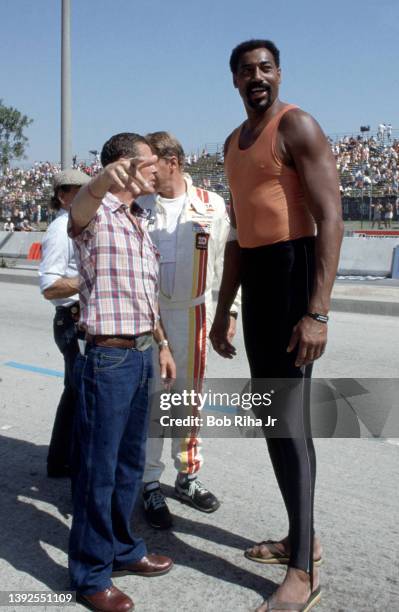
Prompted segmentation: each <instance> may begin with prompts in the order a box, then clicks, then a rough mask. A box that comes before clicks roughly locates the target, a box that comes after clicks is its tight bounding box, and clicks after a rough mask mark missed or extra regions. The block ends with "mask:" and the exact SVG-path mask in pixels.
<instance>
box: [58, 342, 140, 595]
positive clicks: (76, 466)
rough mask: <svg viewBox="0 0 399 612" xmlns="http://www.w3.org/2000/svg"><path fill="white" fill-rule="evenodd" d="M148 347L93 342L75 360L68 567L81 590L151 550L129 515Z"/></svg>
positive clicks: (90, 589) (102, 582)
mask: <svg viewBox="0 0 399 612" xmlns="http://www.w3.org/2000/svg"><path fill="white" fill-rule="evenodd" d="M151 353H152V349H151V348H149V349H147V350H146V351H137V350H135V349H119V348H108V347H107V348H105V347H100V346H92V345H89V346H88V347H87V349H86V355H85V356H82V355H78V357H77V359H76V365H75V378H76V385H77V390H78V403H77V407H76V417H75V433H74V442H75V443H74V452H73V466H72V491H73V521H72V528H71V534H70V540H69V571H70V576H71V585H72V588H73V589H74V590H77V591H79V592H80V593H82V594H83V595H84V594H85V595H91V594H93V593H96V592H98V591H104V590H105V589H107V588H109V587H110V586H111V584H112V582H111V572H112V570H113V569H117V568H118V567H123V566H125V565H127V564H129V563H134V562H135V561H138V560H139V559H141V558H142V557H143V556H144V555H145V554H147V551H146V547H145V544H144V541H143V540H142V539H141V538H136V537H134V535H133V534H132V531H131V526H130V519H131V515H132V512H133V507H134V504H135V501H136V498H137V494H138V492H139V489H140V487H141V482H142V476H143V470H144V461H145V442H146V437H147V428H148V416H149V410H148V379H149V377H151V376H152V354H151Z"/></svg>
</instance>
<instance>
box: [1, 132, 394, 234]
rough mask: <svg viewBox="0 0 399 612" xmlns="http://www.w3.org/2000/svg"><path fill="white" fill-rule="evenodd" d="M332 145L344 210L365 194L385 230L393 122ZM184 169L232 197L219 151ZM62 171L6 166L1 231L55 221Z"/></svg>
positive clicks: (390, 206)
mask: <svg viewBox="0 0 399 612" xmlns="http://www.w3.org/2000/svg"><path fill="white" fill-rule="evenodd" d="M330 142H331V147H332V150H333V153H334V155H335V158H336V160H337V168H338V171H339V174H340V178H341V186H340V189H341V194H342V197H343V200H345V201H346V207H347V202H348V200H350V199H354V198H356V197H357V198H359V197H361V198H363V196H367V197H368V198H369V201H368V204H367V206H368V213H369V214H368V215H367V216H368V217H369V218H370V220H375V221H376V222H377V223H378V226H380V225H382V224H384V226H385V227H387V226H389V225H390V222H391V220H392V218H393V219H399V140H397V139H393V138H392V127H391V126H390V124H387V125H386V124H380V125H379V126H378V130H377V133H376V136H375V137H373V136H371V137H363V136H356V137H354V136H345V137H343V138H340V139H337V140H335V141H333V140H331V139H330ZM220 150H221V149H220ZM92 153H93V154H94V153H97V152H96V151H93V152H92ZM73 166H74V167H75V168H79V169H80V170H82V171H83V172H86V173H87V174H89V175H90V176H93V175H94V174H96V173H97V172H98V171H99V169H100V168H101V165H100V161H99V157H98V154H97V155H93V161H92V162H91V163H87V162H78V160H77V158H76V156H75V157H74V159H73ZM186 169H187V172H189V173H190V174H191V175H192V177H193V179H194V180H195V182H196V184H198V185H201V186H203V187H205V188H206V189H211V190H214V191H217V192H219V193H220V194H221V195H223V196H224V197H226V198H228V187H227V184H226V178H225V176H224V171H223V155H222V154H221V153H220V151H219V150H217V152H216V153H215V154H210V153H209V152H208V151H207V149H206V148H204V149H203V150H202V152H201V153H200V154H189V155H187V156H186ZM59 171H60V166H59V164H53V163H51V162H37V163H35V164H34V165H33V167H31V168H29V169H22V168H7V169H6V170H5V171H4V172H3V174H0V221H2V222H3V225H2V226H0V227H1V228H2V229H6V230H9V231H14V230H16V231H17V230H24V231H31V230H32V229H39V228H40V227H41V225H40V224H41V223H43V222H46V223H47V222H49V221H51V220H52V213H51V211H50V210H49V208H48V206H47V205H48V201H49V199H50V194H51V186H52V179H53V176H54V174H56V173H57V172H59ZM392 198H393V201H392ZM382 200H384V201H382ZM344 209H345V205H344ZM391 215H392V216H391Z"/></svg>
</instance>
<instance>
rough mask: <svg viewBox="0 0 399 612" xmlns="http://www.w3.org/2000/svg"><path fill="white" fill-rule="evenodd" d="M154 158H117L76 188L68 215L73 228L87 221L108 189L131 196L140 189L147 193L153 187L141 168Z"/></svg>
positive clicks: (154, 159)
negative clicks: (80, 186)
mask: <svg viewBox="0 0 399 612" xmlns="http://www.w3.org/2000/svg"><path fill="white" fill-rule="evenodd" d="M157 159H158V158H157V157H156V156H155V155H152V156H151V157H147V158H143V157H136V158H130V159H119V160H118V161H116V162H113V163H112V164H108V165H107V166H105V168H103V169H102V170H101V172H100V173H99V174H97V176H95V177H94V178H93V179H92V180H91V181H90V183H88V184H87V185H84V186H83V187H82V188H81V189H79V191H78V193H77V194H76V196H75V198H74V199H73V202H72V206H71V217H72V222H73V226H74V228H75V229H77V230H81V229H82V228H84V227H86V225H88V224H89V223H90V221H91V220H92V219H93V217H94V216H95V215H96V213H97V210H98V209H99V207H100V205H101V202H102V199H103V197H104V196H105V194H106V193H107V191H109V190H110V189H114V190H116V191H125V190H126V191H130V192H131V193H132V195H133V197H136V196H138V195H140V193H142V192H143V191H145V192H147V193H148V192H150V191H151V190H152V189H151V187H150V185H149V184H148V183H147V181H146V180H145V179H144V178H143V176H142V174H141V172H140V170H142V169H143V168H145V167H147V166H151V165H153V164H154V163H156V161H157Z"/></svg>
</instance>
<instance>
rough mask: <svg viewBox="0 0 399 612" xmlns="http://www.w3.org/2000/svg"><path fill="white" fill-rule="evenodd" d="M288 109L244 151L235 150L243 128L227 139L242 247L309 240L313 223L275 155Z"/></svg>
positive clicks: (291, 175)
mask: <svg viewBox="0 0 399 612" xmlns="http://www.w3.org/2000/svg"><path fill="white" fill-rule="evenodd" d="M293 108H297V107H296V106H294V105H292V104H288V105H286V106H285V107H284V108H283V109H282V110H281V111H280V112H279V113H277V115H275V116H274V117H273V118H272V120H271V121H270V122H269V123H268V124H267V125H266V127H265V128H264V129H263V130H262V132H261V133H260V135H259V136H258V138H257V139H256V141H255V142H254V143H253V144H252V145H251V146H250V147H248V148H247V149H245V150H242V149H240V148H239V138H240V133H241V129H242V126H241V127H239V128H237V129H236V130H235V131H234V132H233V134H232V137H231V139H230V142H229V146H228V149H227V154H226V157H225V170H226V176H227V179H228V182H229V187H230V191H231V194H232V196H233V208H234V213H235V216H236V220H237V234H238V242H239V245H240V246H241V247H249V248H253V247H258V246H263V245H268V244H274V243H276V242H283V241H287V240H295V239H296V238H303V237H305V236H314V234H315V223H314V220H313V217H312V215H311V214H310V212H309V209H308V207H307V206H306V199H305V194H304V191H303V188H302V185H301V182H300V180H299V176H298V174H297V172H296V170H295V169H294V168H289V167H288V166H286V165H285V164H283V162H282V160H281V159H280V158H279V157H278V155H277V152H276V136H277V130H278V126H279V124H280V121H281V118H282V117H283V115H284V114H285V113H287V112H288V111H290V110H291V109H293Z"/></svg>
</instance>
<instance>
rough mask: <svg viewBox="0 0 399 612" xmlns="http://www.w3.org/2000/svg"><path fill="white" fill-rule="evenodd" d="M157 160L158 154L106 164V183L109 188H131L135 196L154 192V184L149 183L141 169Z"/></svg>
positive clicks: (103, 172)
mask: <svg viewBox="0 0 399 612" xmlns="http://www.w3.org/2000/svg"><path fill="white" fill-rule="evenodd" d="M157 160H158V158H157V156H156V155H152V156H151V157H131V158H129V159H123V158H122V159H118V161H116V162H113V163H112V164H108V166H105V168H104V170H103V171H102V174H103V180H104V185H107V190H108V189H110V188H111V187H115V188H117V189H118V190H121V191H122V190H123V191H125V190H129V191H131V192H132V194H133V196H134V197H137V196H139V195H140V194H141V193H154V191H155V188H154V184H152V183H149V182H148V181H147V180H146V179H145V178H144V177H143V175H142V173H141V170H143V168H147V167H148V166H152V165H154V164H155V163H156V162H157ZM93 187H95V185H93Z"/></svg>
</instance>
